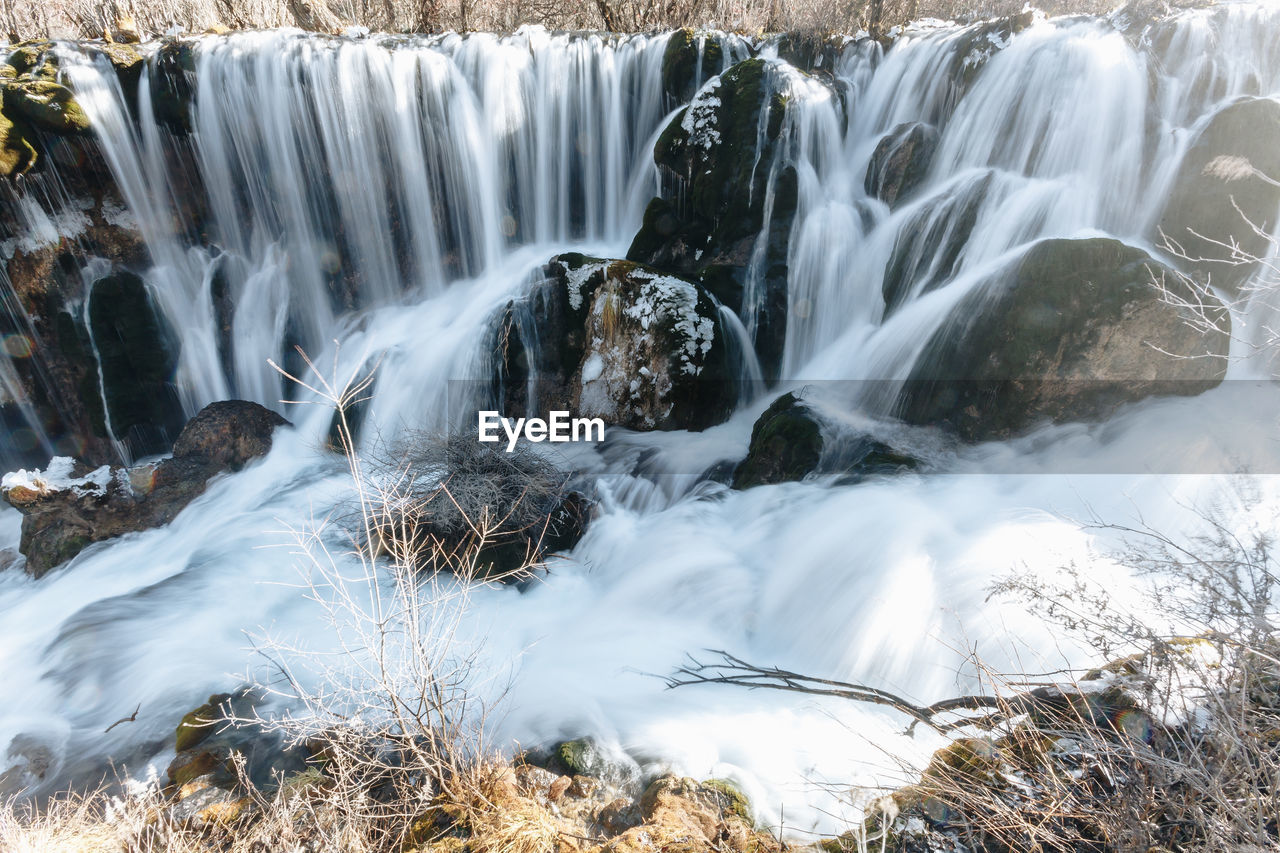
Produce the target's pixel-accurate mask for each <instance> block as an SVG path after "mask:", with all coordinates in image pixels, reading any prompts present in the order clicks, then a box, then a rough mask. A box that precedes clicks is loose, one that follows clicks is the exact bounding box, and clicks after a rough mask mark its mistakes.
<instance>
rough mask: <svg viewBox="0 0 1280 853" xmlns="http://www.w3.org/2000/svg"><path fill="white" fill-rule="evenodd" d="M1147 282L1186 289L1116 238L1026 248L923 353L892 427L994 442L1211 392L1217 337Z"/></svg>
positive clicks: (1221, 363)
mask: <svg viewBox="0 0 1280 853" xmlns="http://www.w3.org/2000/svg"><path fill="white" fill-rule="evenodd" d="M1153 278H1160V279H1162V280H1163V281H1164V283H1165V285H1166V286H1167V287H1169V288H1171V289H1172V290H1174V291H1175V292H1180V291H1182V290H1183V289H1185V288H1186V285H1185V284H1184V283H1182V281H1181V280H1180V279H1179V278H1178V277H1177V275H1176V274H1175V273H1174V272H1173V271H1172V270H1169V269H1168V268H1166V267H1163V266H1162V265H1161V264H1159V263H1157V262H1156V261H1154V260H1153V259H1152V258H1151V257H1150V256H1148V255H1147V254H1146V253H1145V252H1143V251H1141V250H1139V249H1135V248H1132V247H1130V246H1126V245H1124V244H1123V243H1120V242H1119V241H1116V240H1109V239H1090V240H1046V241H1044V242H1041V243H1038V244H1036V245H1035V246H1033V247H1032V248H1031V249H1030V251H1028V252H1027V253H1026V254H1025V255H1024V256H1023V257H1022V258H1021V259H1020V260H1019V261H1017V262H1016V263H1015V264H1014V265H1013V266H1012V267H1010V268H1009V269H1007V270H1005V271H1004V272H1002V273H1001V274H999V275H997V276H996V277H995V278H993V279H992V280H990V281H988V282H986V283H985V284H984V285H981V286H979V287H978V288H977V289H975V291H973V292H972V293H970V294H969V295H968V296H966V297H965V299H964V300H963V301H962V302H961V304H960V305H959V306H958V307H957V308H956V309H955V310H954V311H953V312H952V315H951V316H952V319H951V320H950V321H949V322H948V323H946V324H944V326H943V327H942V328H940V329H939V330H938V331H937V332H936V333H935V334H934V336H933V337H932V338H931V339H930V341H929V342H928V343H927V344H926V346H925V349H924V351H923V353H922V355H921V357H920V358H919V360H918V361H917V362H916V366H915V367H914V368H913V370H912V373H911V377H910V379H909V380H908V382H907V385H906V388H905V390H904V392H903V397H902V399H901V400H900V412H901V415H902V417H903V419H904V420H906V421H908V422H909V423H915V424H937V425H942V426H945V427H948V428H951V429H953V430H955V431H956V432H957V433H958V434H959V435H960V436H961V437H963V438H965V439H969V440H986V439H992V438H1005V437H1009V436H1012V435H1016V434H1018V433H1020V432H1023V431H1025V430H1026V429H1028V428H1029V427H1031V426H1033V425H1035V424H1036V423H1038V422H1042V421H1053V422H1060V421H1071V420H1092V419H1097V418H1101V417H1105V416H1106V415H1108V414H1109V413H1110V412H1112V411H1113V410H1114V409H1115V408H1116V407H1117V406H1119V405H1121V404H1122V403H1126V402H1132V401H1136V400H1141V399H1144V398H1146V397H1150V396H1155V395H1194V394H1199V393H1201V392H1202V391H1205V390H1207V389H1208V388H1211V387H1213V386H1214V385H1217V384H1218V383H1219V382H1221V380H1222V372H1223V370H1224V369H1225V360H1224V359H1225V356H1226V355H1227V350H1228V336H1227V334H1226V333H1225V332H1219V331H1210V332H1202V331H1200V330H1199V329H1197V328H1195V327H1193V326H1192V325H1190V324H1188V323H1187V322H1186V319H1187V318H1186V317H1185V316H1184V315H1183V313H1182V312H1181V311H1180V310H1179V309H1177V308H1175V307H1174V306H1172V305H1170V304H1168V303H1166V302H1165V301H1163V300H1162V298H1161V295H1160V293H1159V291H1158V290H1157V289H1156V288H1155V287H1154V286H1153V283H1152V282H1153ZM1185 296H1186V298H1193V296H1194V295H1193V294H1191V293H1190V291H1187V292H1186V294H1185ZM1209 310H1210V313H1213V312H1214V310H1215V309H1214V308H1210V309H1209ZM1216 310H1217V311H1218V312H1219V313H1221V312H1222V311H1223V310H1224V309H1221V306H1217V309H1216ZM1166 353H1171V354H1172V355H1167V354H1166ZM1178 356H1186V357H1178Z"/></svg>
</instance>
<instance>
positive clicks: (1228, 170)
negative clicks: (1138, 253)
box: [1160, 98, 1280, 291]
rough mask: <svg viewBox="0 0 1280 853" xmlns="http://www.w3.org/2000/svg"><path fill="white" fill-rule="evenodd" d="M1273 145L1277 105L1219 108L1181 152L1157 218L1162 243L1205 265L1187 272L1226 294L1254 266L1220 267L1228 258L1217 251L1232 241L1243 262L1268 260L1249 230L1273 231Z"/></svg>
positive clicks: (1252, 101) (1279, 192) (1262, 243)
mask: <svg viewBox="0 0 1280 853" xmlns="http://www.w3.org/2000/svg"><path fill="white" fill-rule="evenodd" d="M1277 140H1280V103H1276V102H1275V101H1273V100H1270V99H1269V98H1246V99H1244V100H1240V101H1236V102H1235V103H1233V104H1230V105H1228V106H1226V107H1224V108H1223V109H1222V110H1220V111H1219V112H1218V113H1217V114H1216V115H1215V116H1214V117H1213V118H1212V119H1211V120H1210V122H1209V124H1208V126H1207V127H1205V129H1204V130H1203V131H1201V133H1200V136H1199V137H1197V139H1196V141H1195V144H1194V145H1193V146H1192V147H1191V149H1190V150H1189V151H1188V152H1187V154H1186V157H1185V158H1184V159H1183V161H1182V166H1181V167H1180V168H1179V170H1178V176H1177V179H1176V180H1175V182H1174V186H1173V191H1172V193H1171V194H1170V196H1169V203H1168V205H1167V206H1166V207H1165V210H1164V213H1163V215H1162V216H1161V218H1160V231H1161V232H1163V234H1164V235H1165V236H1167V237H1168V238H1169V239H1170V240H1172V241H1173V242H1174V243H1177V244H1179V245H1180V246H1181V247H1182V249H1183V250H1184V253H1185V254H1186V255H1188V256H1189V257H1190V258H1195V259H1199V258H1203V259H1204V260H1197V261H1190V262H1189V263H1188V266H1189V267H1190V269H1191V270H1192V271H1193V272H1194V273H1196V274H1198V275H1200V276H1202V277H1204V278H1206V279H1211V280H1212V283H1213V284H1215V285H1220V286H1223V287H1226V288H1227V289H1228V290H1230V291H1234V290H1235V289H1237V288H1239V286H1240V285H1241V284H1242V283H1243V282H1244V280H1245V279H1246V278H1247V277H1248V276H1249V275H1250V274H1251V273H1252V272H1253V271H1254V269H1255V268H1256V266H1255V265H1254V264H1239V265H1232V264H1229V263H1225V262H1226V261H1230V260H1232V253H1231V251H1230V249H1228V248H1226V247H1225V246H1223V245H1219V244H1228V245H1229V244H1230V243H1231V242H1232V241H1233V240H1234V241H1236V242H1238V243H1239V246H1240V249H1241V250H1242V251H1243V252H1244V253H1246V254H1248V255H1251V256H1253V257H1256V258H1263V257H1266V256H1267V255H1268V254H1269V244H1268V240H1267V238H1266V237H1265V236H1264V235H1263V234H1258V233H1256V232H1255V231H1254V229H1253V227H1252V226H1250V224H1249V223H1250V222H1252V223H1253V224H1254V225H1257V226H1258V227H1259V228H1260V229H1261V230H1262V231H1263V232H1264V234H1265V233H1269V232H1270V231H1271V229H1272V228H1274V227H1275V221H1274V220H1275V215H1276V209H1277V207H1280V187H1277V186H1276V184H1275V183H1274V182H1275V181H1277V180H1280V145H1277ZM1268 179H1270V180H1268ZM1237 207H1239V210H1237V209H1236V208H1237ZM1192 232H1195V233H1192ZM1197 235H1200V236H1197Z"/></svg>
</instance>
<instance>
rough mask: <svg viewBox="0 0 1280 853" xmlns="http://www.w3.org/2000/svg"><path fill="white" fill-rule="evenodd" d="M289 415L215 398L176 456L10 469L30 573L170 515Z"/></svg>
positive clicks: (2, 491)
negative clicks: (148, 461) (127, 463)
mask: <svg viewBox="0 0 1280 853" xmlns="http://www.w3.org/2000/svg"><path fill="white" fill-rule="evenodd" d="M285 423H287V422H286V421H285V420H284V418H282V417H280V416H279V415H277V414H276V413H274V412H271V411H269V410H267V409H264V408H263V407H262V406H259V405H258V404H256V403H247V402H243V401H229V402H223V403H214V404H212V405H211V406H209V407H207V408H206V409H204V410H203V411H201V412H200V414H199V415H197V416H196V417H195V418H193V419H192V421H191V424H190V425H189V428H188V429H187V430H184V431H183V433H182V434H181V435H180V436H179V437H178V441H177V442H176V444H175V451H174V455H173V457H172V458H170V459H166V460H164V461H162V462H160V463H159V464H156V465H140V466H137V467H135V468H111V467H109V466H106V465H104V466H101V467H99V468H97V469H95V470H93V471H89V470H88V466H85V465H82V464H78V463H76V462H75V461H74V460H72V459H69V458H66V457H62V458H58V459H55V460H53V462H52V463H50V465H49V467H48V468H47V469H46V470H45V471H37V472H30V473H29V472H26V471H20V472H17V473H16V474H8V475H6V476H5V478H4V481H3V485H2V486H0V497H3V498H4V500H5V501H6V502H7V503H9V504H10V505H11V506H14V507H16V508H17V509H18V510H19V511H20V512H21V513H22V514H23V519H22V540H21V544H20V546H19V550H20V551H21V553H22V554H24V555H25V556H26V558H27V563H26V570H27V573H28V574H30V575H32V576H34V577H41V576H42V575H44V574H45V573H47V572H48V571H50V570H51V569H53V568H55V567H57V566H59V565H61V564H62V563H64V562H66V561H67V560H70V559H71V558H72V557H74V556H76V555H77V554H79V553H80V551H82V550H83V549H84V548H85V547H87V546H88V545H89V544H91V543H93V542H101V541H103V540H106V539H113V538H115V537H117V536H122V535H124V534H126V533H133V532H137V531H140V530H147V529H149V528H152V527H157V526H159V525H162V524H167V523H169V522H170V521H172V520H173V519H174V518H175V517H176V516H177V514H178V513H179V512H181V511H182V509H183V508H184V507H185V506H186V505H187V504H189V503H190V502H191V501H192V500H194V499H195V498H196V497H198V496H199V495H201V494H202V493H203V492H204V490H205V486H206V484H207V481H208V480H209V478H210V477H212V476H214V475H215V474H218V473H221V472H223V471H228V470H238V468H240V467H243V466H244V464H245V463H247V462H248V461H249V460H250V459H253V458H256V457H258V456H261V455H263V454H265V453H266V452H267V451H268V450H269V449H270V448H271V435H272V433H273V431H274V430H275V428H276V427H277V426H280V425H282V424H285ZM219 444H221V445H222V446H221V447H219V446H218V445H219Z"/></svg>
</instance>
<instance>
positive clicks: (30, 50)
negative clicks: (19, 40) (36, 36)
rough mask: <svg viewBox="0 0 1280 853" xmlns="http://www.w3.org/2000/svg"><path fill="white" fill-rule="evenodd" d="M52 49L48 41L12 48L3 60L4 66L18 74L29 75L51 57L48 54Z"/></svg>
mask: <svg viewBox="0 0 1280 853" xmlns="http://www.w3.org/2000/svg"><path fill="white" fill-rule="evenodd" d="M52 47H53V42H49V41H35V42H27V43H25V44H20V45H18V46H17V47H15V48H13V50H12V51H10V53H9V55H8V57H6V58H5V65H8V66H9V67H10V68H12V69H13V70H14V71H15V72H17V73H18V74H30V73H31V72H32V71H35V70H37V69H38V68H39V67H40V66H41V65H43V64H44V63H45V62H46V61H48V60H49V58H50V57H52V54H51V53H50V52H49V51H50V49H51V48H52Z"/></svg>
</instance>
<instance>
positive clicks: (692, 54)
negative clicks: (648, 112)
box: [662, 27, 726, 106]
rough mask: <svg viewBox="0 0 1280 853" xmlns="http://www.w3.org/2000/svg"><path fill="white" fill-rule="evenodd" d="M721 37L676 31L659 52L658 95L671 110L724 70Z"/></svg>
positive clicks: (688, 30)
mask: <svg viewBox="0 0 1280 853" xmlns="http://www.w3.org/2000/svg"><path fill="white" fill-rule="evenodd" d="M725 38H726V36H725V34H724V33H718V32H702V31H697V30H694V29H693V28H692V27H684V28H683V29H679V30H676V31H675V32H673V33H672V34H671V37H670V38H669V39H668V40H667V46H666V48H665V49H663V51H662V94H663V95H665V96H666V98H667V103H669V104H671V105H672V106H674V105H676V104H683V103H687V102H688V101H689V99H690V98H692V97H693V94H694V92H697V91H698V89H700V88H701V87H702V84H703V83H705V82H707V81H708V80H710V79H711V78H712V77H714V76H716V75H717V74H719V73H720V70H721V69H722V68H723V67H724V58H725V57H724V49H725V45H724V40H725Z"/></svg>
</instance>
